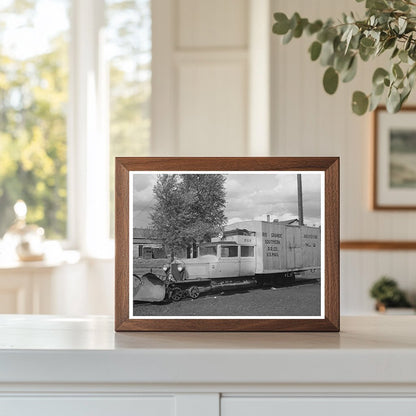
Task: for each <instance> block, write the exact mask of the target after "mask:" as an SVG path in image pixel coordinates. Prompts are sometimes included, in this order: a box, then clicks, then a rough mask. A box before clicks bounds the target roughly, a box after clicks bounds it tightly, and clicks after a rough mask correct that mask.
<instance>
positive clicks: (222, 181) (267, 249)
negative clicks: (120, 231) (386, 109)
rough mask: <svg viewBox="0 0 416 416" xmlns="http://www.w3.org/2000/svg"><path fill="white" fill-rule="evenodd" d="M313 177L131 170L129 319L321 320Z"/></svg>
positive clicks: (320, 187) (317, 189)
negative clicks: (277, 318)
mask: <svg viewBox="0 0 416 416" xmlns="http://www.w3.org/2000/svg"><path fill="white" fill-rule="evenodd" d="M323 198H324V182H323V173H322V172H291V171H288V172H239V171H236V172H130V305H129V306H130V318H140V319H145V318H150V317H152V318H154V317H163V318H165V319H166V318H178V317H181V318H182V317H186V318H201V317H202V318H204V317H207V318H209V317H217V318H218V317H221V318H228V317H229V318H236V317H244V318H246V319H247V318H250V317H253V318H259V317H261V318H276V317H279V318H315V319H319V318H323V317H324V316H325V315H324V299H323V297H324V290H323V288H324V271H323V267H322V265H323V261H322V259H323V252H324V247H323V246H324V242H323V241H322V236H323V235H324V232H323V228H324V224H323V219H324V218H325V216H324V213H323V209H324V204H323Z"/></svg>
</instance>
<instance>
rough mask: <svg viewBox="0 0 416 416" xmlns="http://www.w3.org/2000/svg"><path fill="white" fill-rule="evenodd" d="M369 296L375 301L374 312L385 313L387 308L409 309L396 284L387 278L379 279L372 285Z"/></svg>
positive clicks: (403, 295) (402, 293)
mask: <svg viewBox="0 0 416 416" xmlns="http://www.w3.org/2000/svg"><path fill="white" fill-rule="evenodd" d="M370 296H371V297H372V298H373V299H375V300H376V310H377V311H379V312H386V310H387V308H410V307H411V305H410V303H409V301H408V300H407V298H406V295H405V294H404V292H403V291H402V290H401V289H400V288H399V286H398V284H397V282H396V281H395V280H394V279H391V278H389V277H387V276H383V277H381V278H380V279H379V280H377V281H376V282H375V283H374V284H373V286H372V287H371V289H370Z"/></svg>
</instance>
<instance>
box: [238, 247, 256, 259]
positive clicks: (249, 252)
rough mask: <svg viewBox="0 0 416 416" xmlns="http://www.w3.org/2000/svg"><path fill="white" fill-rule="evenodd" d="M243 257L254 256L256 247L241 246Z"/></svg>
mask: <svg viewBox="0 0 416 416" xmlns="http://www.w3.org/2000/svg"><path fill="white" fill-rule="evenodd" d="M241 257H254V247H253V246H241Z"/></svg>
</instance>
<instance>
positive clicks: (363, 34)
mask: <svg viewBox="0 0 416 416" xmlns="http://www.w3.org/2000/svg"><path fill="white" fill-rule="evenodd" d="M356 1H357V2H359V3H361V2H362V1H364V0H356ZM365 7H366V15H365V16H366V17H365V18H364V19H356V18H355V16H354V15H353V14H352V13H350V14H349V15H347V14H344V15H343V19H342V20H339V19H338V22H337V23H338V24H337V25H334V22H333V20H332V19H329V20H327V21H326V22H325V23H324V22H323V21H321V20H316V21H314V22H310V21H309V20H308V19H306V18H302V17H301V16H300V15H299V14H298V13H295V14H294V15H293V16H292V17H291V18H290V19H289V18H288V17H287V16H286V15H285V14H284V13H275V14H274V18H275V20H276V23H275V24H274V25H273V32H274V33H276V34H277V35H282V36H283V43H284V44H286V43H289V42H290V41H291V40H292V39H293V38H299V37H301V36H303V35H304V34H308V35H311V36H313V37H314V38H315V39H314V41H313V42H312V44H311V46H310V48H309V53H310V57H311V59H312V60H313V61H317V60H319V62H320V64H321V65H322V66H324V67H325V68H326V70H325V73H324V77H323V86H324V89H325V91H326V92H327V93H328V94H334V93H335V92H336V90H337V88H338V84H339V81H340V80H341V81H342V82H349V81H351V80H352V79H353V78H354V77H355V75H356V73H357V63H358V60H362V61H364V62H367V61H369V60H370V59H373V58H375V57H377V56H379V55H382V54H383V53H387V52H389V51H391V56H390V60H391V65H390V66H389V68H382V67H380V68H377V69H376V70H375V72H374V74H373V80H372V92H371V93H370V94H365V93H363V92H361V91H355V92H354V94H353V99H352V109H353V111H354V112H355V113H356V114H359V115H362V114H365V113H366V112H367V111H372V110H374V109H375V108H376V107H377V106H378V104H379V103H380V101H381V99H382V98H383V96H384V95H385V93H386V92H387V96H386V104H387V109H388V110H389V111H390V112H397V111H399V110H400V109H401V107H402V105H403V103H404V102H405V101H406V100H407V98H408V96H409V94H410V92H411V91H412V89H413V86H414V83H415V78H416V38H415V37H416V3H415V2H414V1H411V0H366V1H365Z"/></svg>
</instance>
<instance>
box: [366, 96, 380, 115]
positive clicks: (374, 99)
mask: <svg viewBox="0 0 416 416" xmlns="http://www.w3.org/2000/svg"><path fill="white" fill-rule="evenodd" d="M381 97H382V96H381V95H375V94H371V96H370V106H369V108H368V111H374V110H375V109H376V108H377V107H378V105H379V104H380V101H381Z"/></svg>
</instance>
